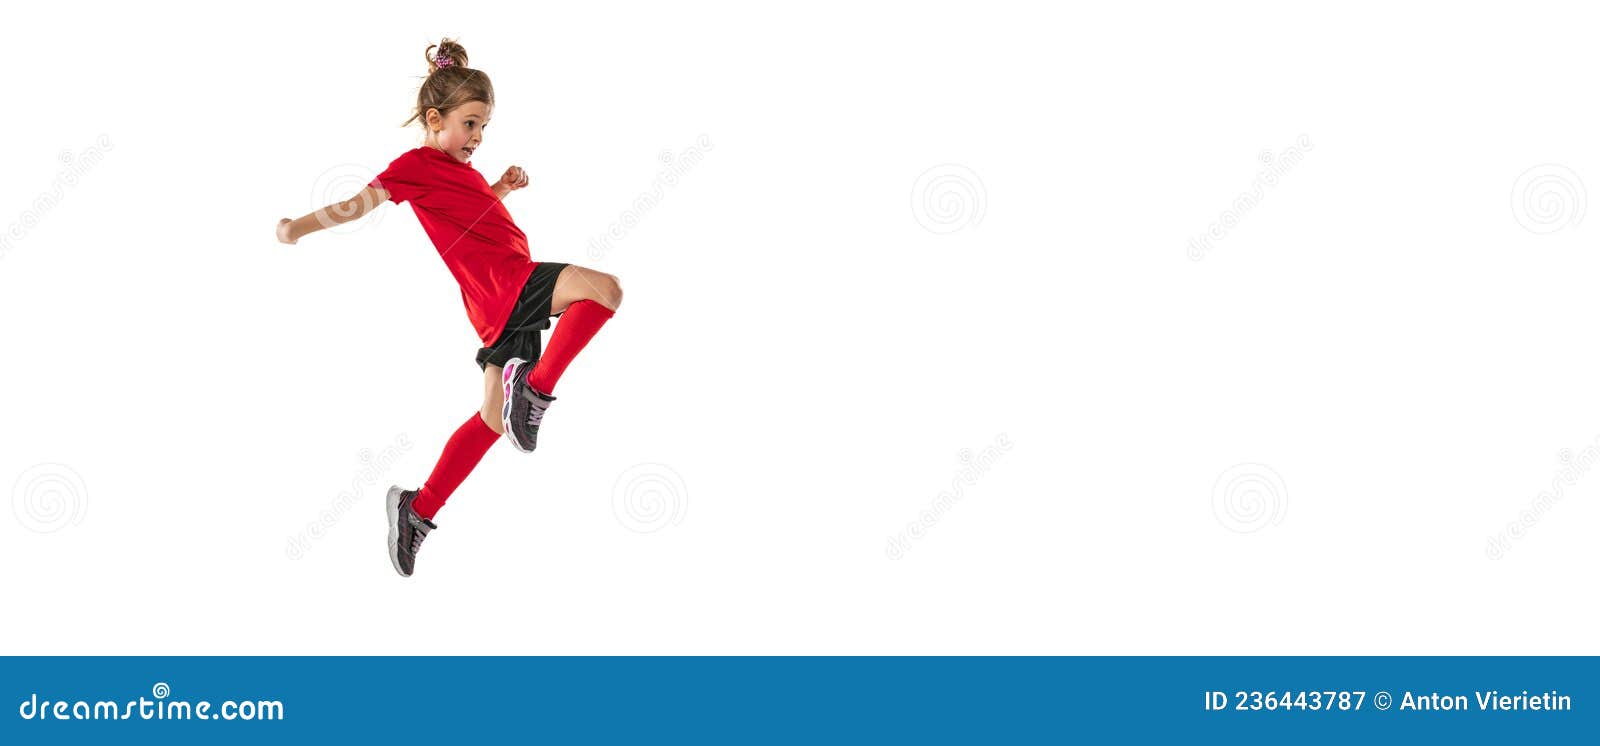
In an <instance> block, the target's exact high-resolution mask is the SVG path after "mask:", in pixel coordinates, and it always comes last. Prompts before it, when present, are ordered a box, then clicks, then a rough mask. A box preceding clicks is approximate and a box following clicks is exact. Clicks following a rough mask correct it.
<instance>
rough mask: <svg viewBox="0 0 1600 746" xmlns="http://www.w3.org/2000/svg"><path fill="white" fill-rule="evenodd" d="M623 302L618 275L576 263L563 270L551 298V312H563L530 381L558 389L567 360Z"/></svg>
mask: <svg viewBox="0 0 1600 746" xmlns="http://www.w3.org/2000/svg"><path fill="white" fill-rule="evenodd" d="M621 305H622V285H621V284H620V283H619V282H618V281H617V278H616V276H615V275H608V274H606V273H604V272H597V271H595V270H592V269H589V268H587V267H579V266H578V265H576V264H573V265H569V266H568V267H566V268H565V269H563V270H561V274H560V275H559V276H558V277H556V289H555V293H554V295H552V296H551V298H550V314H551V315H552V316H553V315H555V314H558V313H559V314H562V315H561V320H560V321H558V322H556V329H555V331H554V332H551V334H550V344H549V346H548V347H547V348H546V349H545V351H544V355H543V356H541V357H540V358H539V362H538V363H536V364H535V365H534V366H533V370H532V371H531V372H529V373H528V384H529V385H531V386H533V388H534V389H536V390H538V391H541V392H543V393H545V394H553V393H555V388H556V381H558V380H560V378H561V374H562V372H564V371H566V369H567V364H568V363H570V362H572V359H573V358H574V357H577V355H578V353H579V352H580V351H582V350H583V348H584V345H587V344H589V340H590V339H593V338H594V335H595V332H598V331H600V327H602V326H604V325H605V323H606V321H607V320H609V319H610V318H611V315H612V314H613V313H615V312H616V310H617V308H618V307H619V306H621Z"/></svg>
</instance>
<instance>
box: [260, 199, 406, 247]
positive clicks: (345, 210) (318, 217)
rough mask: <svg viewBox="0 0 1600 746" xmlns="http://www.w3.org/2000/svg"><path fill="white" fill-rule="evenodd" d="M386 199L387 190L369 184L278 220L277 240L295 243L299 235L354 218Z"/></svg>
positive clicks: (369, 210)
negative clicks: (347, 195)
mask: <svg viewBox="0 0 1600 746" xmlns="http://www.w3.org/2000/svg"><path fill="white" fill-rule="evenodd" d="M387 201H389V192H388V191H386V190H383V189H380V188H378V187H375V186H369V187H367V188H366V189H363V190H361V191H360V192H359V193H357V194H356V196H354V197H351V198H350V199H347V200H345V201H343V202H335V203H334V204H331V205H328V206H327V207H324V208H322V209H320V210H317V211H316V212H313V213H308V214H306V215H303V216H301V217H299V218H296V219H294V220H290V219H288V218H284V219H282V220H279V221H278V240H279V241H282V242H283V243H289V244H292V243H295V242H296V241H299V240H300V237H301V236H305V235H307V234H310V233H315V232H317V231H319V230H322V229H323V228H332V227H333V226H336V225H339V224H340V223H348V222H350V221H352V220H355V219H357V218H359V217H361V216H362V215H365V214H367V213H369V212H372V210H373V209H374V208H376V207H377V206H378V205H381V204H383V203H384V202H387Z"/></svg>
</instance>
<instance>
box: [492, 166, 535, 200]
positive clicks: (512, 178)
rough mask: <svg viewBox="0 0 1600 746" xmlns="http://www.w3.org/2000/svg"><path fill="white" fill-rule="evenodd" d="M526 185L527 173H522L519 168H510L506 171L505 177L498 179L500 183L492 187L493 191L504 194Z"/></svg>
mask: <svg viewBox="0 0 1600 746" xmlns="http://www.w3.org/2000/svg"><path fill="white" fill-rule="evenodd" d="M527 185H528V172H526V171H523V170H522V167H521V166H512V167H511V168H508V169H506V175H505V176H502V177H500V181H499V182H497V183H496V184H495V185H494V186H495V191H497V192H500V193H501V194H505V193H506V192H512V191H516V190H518V189H521V188H523V187H525V186H527Z"/></svg>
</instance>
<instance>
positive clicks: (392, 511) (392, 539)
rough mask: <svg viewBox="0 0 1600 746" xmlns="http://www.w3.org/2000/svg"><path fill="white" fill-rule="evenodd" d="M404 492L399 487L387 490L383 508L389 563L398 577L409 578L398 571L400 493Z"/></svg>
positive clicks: (402, 571)
mask: <svg viewBox="0 0 1600 746" xmlns="http://www.w3.org/2000/svg"><path fill="white" fill-rule="evenodd" d="M404 491H405V490H402V489H400V486H399V485H395V486H394V487H390V488H389V495H388V497H386V498H385V499H384V501H383V502H384V508H385V509H387V510H388V513H389V563H390V564H392V565H394V571H395V572H397V573H400V577H402V578H405V577H410V576H409V575H406V571H405V570H402V569H400V493H402V492H404Z"/></svg>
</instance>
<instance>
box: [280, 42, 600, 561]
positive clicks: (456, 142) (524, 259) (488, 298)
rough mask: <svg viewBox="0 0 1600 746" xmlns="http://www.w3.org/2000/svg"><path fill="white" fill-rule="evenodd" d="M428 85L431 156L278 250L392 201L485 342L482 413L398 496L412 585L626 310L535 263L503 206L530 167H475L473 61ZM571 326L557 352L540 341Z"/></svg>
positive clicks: (284, 225)
mask: <svg viewBox="0 0 1600 746" xmlns="http://www.w3.org/2000/svg"><path fill="white" fill-rule="evenodd" d="M424 56H425V57H427V60H428V77H427V79H426V80H424V81H423V83H422V88H421V90H419V91H418V92H417V108H416V110H415V111H414V112H413V113H412V116H411V119H408V120H406V122H405V124H407V125H409V124H411V122H413V121H417V122H421V123H422V127H423V131H424V141H423V145H422V147H419V148H417V149H415V150H411V151H408V152H406V153H403V154H401V155H400V157H399V158H396V159H395V160H394V162H393V163H390V164H389V167H388V168H387V169H385V170H384V172H383V173H381V174H379V175H378V177H377V178H375V179H373V180H372V182H371V183H369V184H368V185H367V186H366V188H365V189H363V190H361V192H360V193H359V194H357V195H356V196H354V197H351V198H350V199H348V200H345V201H343V202H339V203H337V204H333V205H329V206H327V207H325V208H323V209H321V210H318V211H316V212H313V213H311V214H309V215H305V216H303V217H301V218H299V219H296V220H290V219H288V218H284V219H283V220H280V221H279V222H278V240H279V241H282V242H283V243H288V244H292V243H295V242H296V241H298V240H299V239H300V237H302V236H305V235H306V234H309V233H312V232H315V231H317V230H320V229H322V228H328V227H332V226H334V225H338V224H340V223H347V222H350V221H352V220H356V219H358V218H360V217H361V216H363V215H366V214H367V213H368V212H370V211H372V209H373V208H375V207H377V206H378V205H379V204H380V203H382V202H384V201H385V200H389V201H393V202H394V203H395V204H399V203H401V202H410V203H411V209H412V211H414V212H415V213H416V214H417V220H418V221H420V222H421V223H422V228H423V230H424V231H426V232H427V234H428V238H430V239H432V240H433V245H434V246H435V247H437V248H438V250H439V257H440V258H441V259H443V260H444V263H445V266H446V267H449V268H450V273H451V274H452V275H454V276H455V278H456V282H458V283H460V285H461V300H462V302H463V303H464V304H466V307H467V318H469V319H471V320H472V325H473V327H474V328H476V329H477V332H478V336H479V338H481V339H482V340H483V344H484V346H483V348H482V349H480V350H478V356H477V362H478V367H479V368H482V369H483V407H482V408H481V409H479V410H478V411H477V412H475V413H473V415H472V416H471V417H469V418H467V421H466V422H463V423H462V424H461V426H460V427H459V428H457V429H456V432H455V434H454V435H451V436H450V440H449V441H448V442H446V443H445V446H444V453H442V454H441V455H440V456H439V463H438V464H437V465H435V466H434V467H433V473H431V474H429V475H428V481H427V482H425V483H423V485H422V488H421V489H419V490H406V489H401V488H400V487H399V486H395V487H391V488H390V489H389V494H388V498H387V499H386V501H385V507H386V508H387V509H388V512H389V560H390V561H391V562H392V563H393V564H394V569H395V570H396V571H397V572H399V573H400V574H401V575H403V576H407V577H409V576H410V575H411V572H412V570H413V568H414V567H415V565H416V561H417V552H418V551H419V550H421V548H422V540H423V539H425V538H427V536H428V533H429V532H431V531H433V530H434V529H435V528H438V526H436V525H434V522H433V517H434V515H436V514H437V513H438V512H439V509H440V508H441V507H443V506H444V503H445V500H448V499H449V498H450V494H451V493H452V492H455V490H456V488H457V487H459V486H460V485H461V482H462V480H464V479H466V478H467V475H468V474H470V473H471V472H472V469H473V467H475V466H477V465H478V461H479V460H481V459H482V458H483V454H484V453H485V452H486V451H488V450H489V446H491V445H493V444H494V441H495V439H496V438H498V437H499V435H500V434H501V433H504V434H505V436H506V439H507V440H509V441H511V445H512V446H513V447H515V448H516V449H517V450H519V451H522V452H523V453H529V452H532V451H533V449H534V445H535V441H536V439H537V438H538V435H539V423H540V422H541V421H542V420H543V418H544V414H545V410H546V409H548V408H549V407H550V403H551V402H553V401H555V400H556V398H555V397H554V396H552V395H551V394H552V393H554V392H555V388H556V381H557V380H559V379H560V378H561V373H562V371H564V370H566V368H567V364H568V363H570V362H572V358H573V357H574V356H576V355H577V354H578V352H579V351H581V350H582V349H583V348H584V345H586V344H588V343H589V340H590V339H592V338H593V337H594V335H595V332H597V331H599V330H600V327H601V326H603V325H604V324H605V323H606V321H607V320H608V319H610V318H611V315H612V313H614V312H615V311H616V310H617V307H618V306H619V305H620V304H621V303H622V287H621V285H619V284H618V283H617V278H616V277H614V276H612V275H609V274H606V273H604V272H597V271H595V270H592V269H586V268H584V267H579V266H577V265H575V264H562V263H560V262H536V261H533V259H532V257H531V256H530V255H529V253H528V238H527V236H525V235H523V233H522V231H521V230H520V229H518V228H517V226H516V223H514V222H512V220H511V213H509V212H507V211H506V208H505V205H504V204H502V200H504V199H505V197H506V195H508V194H510V193H511V192H514V191H516V190H518V189H521V188H523V187H525V186H527V185H528V176H527V174H526V173H524V172H523V170H522V169H521V168H520V167H517V166H512V167H510V168H508V169H506V172H505V174H504V175H503V176H501V177H500V180H499V181H497V182H495V183H494V184H490V183H489V182H488V180H487V179H485V178H484V177H483V175H482V174H480V173H478V170H477V169H475V168H473V167H472V154H473V153H474V152H476V151H477V149H478V147H479V146H480V145H482V144H483V132H484V130H485V129H487V128H488V126H489V118H490V116H491V115H492V114H493V113H494V88H493V86H491V85H490V83H489V76H487V75H485V74H484V73H483V72H482V71H481V70H473V69H472V68H469V67H467V50H466V49H464V48H462V46H461V45H460V44H457V43H455V42H454V41H451V40H449V39H445V40H443V41H441V42H440V43H439V44H437V45H431V46H429V47H428V48H427V50H426V51H425V52H424ZM553 316H560V317H561V323H559V324H557V325H556V327H555V331H554V332H552V333H551V336H550V348H549V349H548V350H544V351H543V354H542V355H541V354H540V352H541V350H540V339H541V338H540V333H541V331H542V330H545V329H549V328H550V319H551V317H553Z"/></svg>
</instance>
